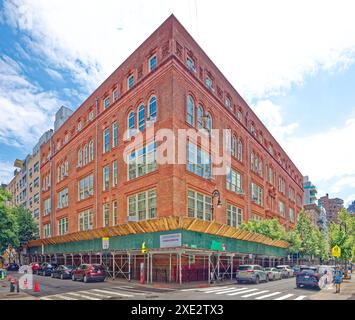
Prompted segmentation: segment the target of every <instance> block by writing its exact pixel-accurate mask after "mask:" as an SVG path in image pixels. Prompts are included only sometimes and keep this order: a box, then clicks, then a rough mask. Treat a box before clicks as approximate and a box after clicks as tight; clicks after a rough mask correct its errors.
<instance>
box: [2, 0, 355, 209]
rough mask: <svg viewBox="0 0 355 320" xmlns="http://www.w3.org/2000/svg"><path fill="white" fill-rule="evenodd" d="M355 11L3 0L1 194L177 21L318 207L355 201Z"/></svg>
mask: <svg viewBox="0 0 355 320" xmlns="http://www.w3.org/2000/svg"><path fill="white" fill-rule="evenodd" d="M354 12H355V2H354V1H353V0H349V1H342V0H338V1H327V0H323V1H316V0H314V1H303V0H297V1H276V0H269V1H257V0H251V1H228V0H219V1H213V0H179V1H175V0H150V1H144V0H141V1H138V0H136V1H129V2H127V1H121V0H112V1H111V0H91V1H86V0H75V1H73V0H70V1H69V0H51V1H48V0H0V183H8V182H9V181H10V180H11V178H12V176H13V170H14V168H13V162H14V160H15V159H16V158H19V159H24V158H25V157H26V155H27V154H28V153H31V152H32V148H33V146H34V145H35V144H36V142H37V141H38V139H39V137H40V136H41V135H42V133H44V132H45V131H46V130H48V129H50V128H53V121H54V115H55V112H56V111H57V109H59V108H60V106H62V105H65V106H67V107H70V108H71V109H73V110H75V109H76V108H78V107H79V106H80V104H81V103H82V102H83V101H84V100H85V98H86V97H88V96H89V94H90V93H91V92H92V91H93V90H94V89H95V88H96V87H98V85H99V84H100V83H101V82H102V81H104V80H105V79H106V78H107V77H108V76H109V75H110V74H111V73H112V72H113V71H114V70H115V69H116V68H117V67H118V66H119V65H120V64H121V63H122V62H123V61H124V60H125V59H126V58H127V57H128V56H129V55H130V54H131V53H132V52H133V51H134V50H135V49H136V48H137V47H138V46H139V45H140V44H141V43H142V42H143V41H144V40H145V39H146V38H147V37H148V36H149V35H150V34H151V33H152V32H154V30H155V29H156V28H157V27H159V25H160V24H161V23H162V22H163V21H164V20H165V19H166V18H167V17H168V16H169V15H170V14H172V13H173V14H174V15H175V16H176V17H177V19H178V20H179V21H180V22H181V23H182V24H183V25H184V26H185V28H186V29H187V30H188V31H189V33H190V34H191V35H192V36H193V38H194V39H195V40H196V41H197V42H198V43H199V44H200V46H201V47H202V48H203V50H204V51H205V52H206V53H207V54H208V55H209V57H210V58H211V59H212V61H214V63H215V64H216V65H217V67H218V68H219V69H220V70H221V71H222V73H223V74H224V75H225V76H226V77H227V79H228V80H229V81H230V82H231V83H232V85H233V86H234V87H235V88H236V89H237V91H238V92H239V93H240V94H241V95H242V96H243V97H244V98H245V100H246V101H247V102H248V103H249V105H250V106H251V107H252V108H253V110H254V111H255V112H256V114H257V115H258V116H259V117H260V119H261V120H262V121H263V122H264V123H265V125H266V126H267V128H268V129H269V130H270V132H271V133H272V134H273V135H274V136H275V138H276V139H277V140H278V142H279V143H280V144H281V146H282V147H283V149H284V150H285V151H286V152H287V153H288V155H289V156H290V157H291V159H292V160H293V162H294V163H295V165H296V166H297V167H298V168H299V169H300V171H301V172H302V174H303V175H309V177H310V180H311V181H312V182H313V183H314V184H315V185H316V186H317V187H318V196H322V195H325V193H329V196H330V197H340V198H342V199H344V201H345V203H346V205H347V204H349V202H351V201H353V200H355V143H354V137H355V19H354Z"/></svg>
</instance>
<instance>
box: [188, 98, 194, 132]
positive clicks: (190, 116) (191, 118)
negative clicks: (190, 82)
mask: <svg viewBox="0 0 355 320" xmlns="http://www.w3.org/2000/svg"><path fill="white" fill-rule="evenodd" d="M194 113H195V105H194V100H193V99H192V97H191V96H189V97H188V98H187V113H186V121H187V123H189V124H191V125H192V126H194V125H195V116H194Z"/></svg>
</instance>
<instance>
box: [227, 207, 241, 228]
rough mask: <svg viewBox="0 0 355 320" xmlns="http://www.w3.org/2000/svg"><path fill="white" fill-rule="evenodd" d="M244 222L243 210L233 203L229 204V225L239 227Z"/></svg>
mask: <svg viewBox="0 0 355 320" xmlns="http://www.w3.org/2000/svg"><path fill="white" fill-rule="evenodd" d="M242 223H243V210H242V209H241V208H238V207H236V206H233V205H231V204H228V206H227V225H229V226H231V227H234V228H238V227H240V225H241V224H242Z"/></svg>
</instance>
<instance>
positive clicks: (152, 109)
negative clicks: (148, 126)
mask: <svg viewBox="0 0 355 320" xmlns="http://www.w3.org/2000/svg"><path fill="white" fill-rule="evenodd" d="M156 118H157V98H156V97H154V96H153V97H151V98H150V99H149V110H148V120H149V121H153V122H155V120H156Z"/></svg>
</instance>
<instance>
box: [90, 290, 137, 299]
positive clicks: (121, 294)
mask: <svg viewBox="0 0 355 320" xmlns="http://www.w3.org/2000/svg"><path fill="white" fill-rule="evenodd" d="M92 291H95V292H102V293H108V294H115V295H117V296H123V297H129V298H131V297H133V295H131V294H124V293H120V292H113V291H108V290H101V289H93V290H92Z"/></svg>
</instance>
